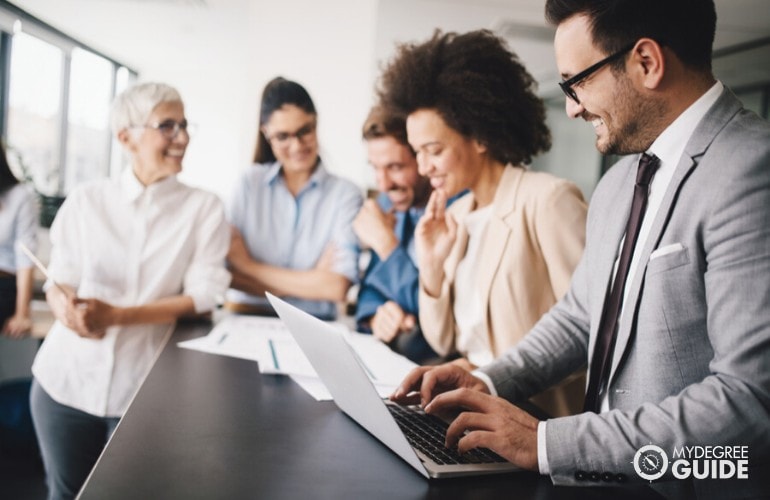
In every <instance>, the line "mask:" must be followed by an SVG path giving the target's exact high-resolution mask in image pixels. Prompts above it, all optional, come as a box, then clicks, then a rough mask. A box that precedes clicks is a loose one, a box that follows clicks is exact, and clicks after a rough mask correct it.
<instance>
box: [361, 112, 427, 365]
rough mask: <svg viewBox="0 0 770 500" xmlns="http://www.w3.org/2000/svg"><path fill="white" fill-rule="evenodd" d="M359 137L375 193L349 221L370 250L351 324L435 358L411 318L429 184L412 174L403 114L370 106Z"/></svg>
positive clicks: (416, 357)
mask: <svg viewBox="0 0 770 500" xmlns="http://www.w3.org/2000/svg"><path fill="white" fill-rule="evenodd" d="M362 135H363V138H364V141H366V151H367V157H368V159H369V164H370V165H371V166H372V168H373V169H374V175H375V179H376V181H377V187H378V189H379V191H380V193H379V194H378V196H377V198H376V199H370V200H366V201H365V202H364V206H363V207H362V208H361V211H360V212H358V215H357V216H356V218H355V220H353V230H354V231H355V232H356V235H357V236H358V238H359V240H361V242H362V244H364V245H366V246H368V247H369V248H371V259H370V260H369V264H368V266H367V268H366V271H365V272H364V275H363V277H362V278H361V284H360V288H359V291H358V299H357V303H356V323H357V327H358V330H359V331H363V332H367V333H368V332H371V333H372V334H373V335H374V336H375V337H376V338H378V339H380V340H381V341H383V342H385V343H387V344H388V345H389V346H390V347H391V349H393V350H394V351H396V352H398V353H400V354H403V355H404V356H406V357H407V358H409V359H411V360H412V361H415V362H417V363H420V362H423V361H426V360H428V359H430V358H436V357H438V354H436V353H435V352H434V351H433V349H431V348H430V345H428V343H427V342H426V340H425V337H423V335H422V331H421V329H420V325H419V321H418V316H417V312H418V311H417V304H418V294H419V289H420V285H419V272H418V270H417V255H416V250H415V240H414V228H415V227H416V226H417V222H419V220H420V217H422V214H423V213H424V212H425V203H427V201H428V197H429V196H430V182H429V180H428V178H427V177H423V176H421V175H420V174H419V173H418V172H417V159H416V158H415V156H414V152H413V151H412V148H411V146H409V143H408V142H407V139H406V120H405V119H404V118H403V117H400V116H397V115H395V114H393V113H389V112H387V110H385V108H383V107H381V106H375V107H373V108H372V109H371V110H370V111H369V116H367V118H366V121H365V122H364V126H363V131H362Z"/></svg>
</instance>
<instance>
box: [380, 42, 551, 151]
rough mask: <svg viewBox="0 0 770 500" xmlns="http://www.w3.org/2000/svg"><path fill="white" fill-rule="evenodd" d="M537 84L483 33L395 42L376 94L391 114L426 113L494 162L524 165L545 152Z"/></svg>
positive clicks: (546, 134)
mask: <svg viewBox="0 0 770 500" xmlns="http://www.w3.org/2000/svg"><path fill="white" fill-rule="evenodd" d="M536 87H537V84H536V82H535V80H534V78H532V75H530V74H529V73H528V72H527V70H526V69H525V68H524V66H523V65H522V64H521V62H519V59H518V57H517V56H516V54H514V53H513V52H511V51H510V50H509V49H508V48H507V46H506V44H505V42H504V41H503V40H502V39H501V38H499V37H497V36H495V35H494V34H493V33H492V32H490V31H489V30H479V31H471V32H469V33H464V34H458V33H442V32H441V31H440V30H436V31H435V33H434V34H433V37H432V38H431V39H430V40H428V41H427V42H424V43H419V44H416V43H411V44H401V45H399V46H398V51H397V54H396V56H395V57H394V59H393V60H392V61H390V63H389V64H388V65H387V67H386V68H385V70H384V72H383V74H382V76H381V78H380V82H379V84H378V88H377V93H378V97H379V99H380V102H381V104H382V105H383V106H385V107H386V108H388V109H389V110H391V112H393V113H396V114H400V115H401V116H408V115H409V114H411V113H413V112H415V111H417V110H419V109H433V110H435V111H436V112H438V114H439V115H440V116H441V117H442V118H443V119H444V121H445V122H446V124H447V125H448V126H449V127H451V128H453V129H454V130H456V131H458V132H459V133H460V134H462V135H464V136H466V137H471V138H473V139H475V140H477V141H479V142H480V143H482V144H484V145H485V146H486V147H487V150H488V151H489V154H490V155H491V156H492V158H494V159H495V160H497V161H499V162H501V163H503V164H507V163H512V164H513V165H521V164H527V163H530V162H531V161H532V157H533V156H535V155H536V154H538V153H540V152H545V151H548V149H550V147H551V133H550V131H549V130H548V126H547V125H546V124H545V106H544V104H543V101H542V99H540V98H539V97H538V96H537V95H536V94H535V89H536Z"/></svg>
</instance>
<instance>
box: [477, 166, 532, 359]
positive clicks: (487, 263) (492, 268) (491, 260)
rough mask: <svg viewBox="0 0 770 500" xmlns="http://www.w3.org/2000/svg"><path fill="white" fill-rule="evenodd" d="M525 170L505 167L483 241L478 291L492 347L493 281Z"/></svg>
mask: <svg viewBox="0 0 770 500" xmlns="http://www.w3.org/2000/svg"><path fill="white" fill-rule="evenodd" d="M523 174H524V170H522V169H521V168H515V167H512V166H510V165H509V166H506V167H505V170H503V175H502V177H500V183H499V184H498V186H497V191H495V198H494V199H493V200H492V217H490V219H489V223H488V225H487V228H486V230H485V232H484V236H483V238H484V241H483V243H482V246H481V248H482V249H483V252H482V255H480V257H481V259H480V260H481V262H479V267H478V282H477V285H478V287H479V288H478V290H479V293H480V295H481V303H482V304H484V305H485V307H486V311H485V319H486V321H487V332H488V334H489V335H490V339H489V340H490V345H492V346H494V345H495V343H494V341H493V339H492V337H491V336H492V333H493V332H492V331H491V328H489V314H488V312H489V295H490V293H491V290H492V280H493V279H494V277H495V275H496V274H497V270H498V268H499V267H500V264H501V262H502V260H503V253H504V252H505V248H506V246H507V245H508V239H509V238H510V236H511V232H512V225H513V221H512V220H511V219H512V216H513V213H514V211H515V210H514V209H515V207H516V198H517V194H518V190H519V185H520V183H521V177H522V175H523Z"/></svg>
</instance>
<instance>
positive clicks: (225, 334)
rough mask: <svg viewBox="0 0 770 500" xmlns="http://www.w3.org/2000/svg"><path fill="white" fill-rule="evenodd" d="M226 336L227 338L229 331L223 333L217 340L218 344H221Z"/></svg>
mask: <svg viewBox="0 0 770 500" xmlns="http://www.w3.org/2000/svg"><path fill="white" fill-rule="evenodd" d="M226 338H227V332H225V333H223V334H222V336H221V337H219V340H217V344H219V345H221V344H222V342H224V341H225V339H226Z"/></svg>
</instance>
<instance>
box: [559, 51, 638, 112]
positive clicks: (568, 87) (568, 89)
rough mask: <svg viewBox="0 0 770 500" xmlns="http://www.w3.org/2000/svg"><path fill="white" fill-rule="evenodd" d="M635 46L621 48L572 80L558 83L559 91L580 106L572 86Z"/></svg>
mask: <svg viewBox="0 0 770 500" xmlns="http://www.w3.org/2000/svg"><path fill="white" fill-rule="evenodd" d="M635 45H636V42H634V43H632V44H630V45H628V46H626V47H623V48H622V49H620V50H619V51H617V52H615V53H614V54H611V55H609V56H607V57H605V58H604V59H602V60H601V61H599V62H598V63H596V64H594V65H592V66H590V67H588V68H586V69H584V70H583V71H581V72H580V73H578V74H577V75H575V76H573V77H572V78H569V79H567V80H564V81H563V82H559V87H561V90H562V91H563V92H564V95H566V96H567V97H569V98H570V99H572V100H573V101H575V104H580V99H578V96H577V92H575V89H573V88H572V87H573V85H576V84H578V83H580V82H581V81H583V80H585V79H586V78H588V77H589V76H591V75H592V74H594V73H596V72H597V71H598V70H599V69H601V68H602V67H603V66H605V65H607V64H609V63H611V62H612V61H614V60H616V59H619V58H620V56H622V55H625V53H626V52H628V51H629V50H631V49H633V48H634V46H635Z"/></svg>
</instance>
